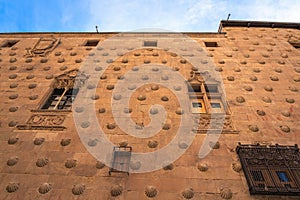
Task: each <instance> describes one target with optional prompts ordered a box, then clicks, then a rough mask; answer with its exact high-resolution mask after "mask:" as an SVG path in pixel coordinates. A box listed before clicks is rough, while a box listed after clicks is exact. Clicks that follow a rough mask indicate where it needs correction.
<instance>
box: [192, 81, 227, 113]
mask: <svg viewBox="0 0 300 200" xmlns="http://www.w3.org/2000/svg"><path fill="white" fill-rule="evenodd" d="M208 86H213V87H215V88H216V89H217V92H215V91H214V90H209V88H208ZM194 87H199V88H200V90H199V92H197V90H196V91H195V90H194V91H191V88H194ZM210 91H213V92H210ZM188 95H189V99H190V102H191V107H192V113H194V114H197V113H200V114H211V113H223V114H230V111H229V107H228V106H227V103H226V100H225V98H224V95H223V93H222V88H221V87H220V85H219V84H218V83H212V82H209V83H205V82H199V83H194V82H193V83H188ZM193 103H202V108H201V109H198V111H196V109H195V108H194V107H193ZM211 103H220V105H221V108H220V109H215V108H213V107H212V106H211ZM212 109H214V110H212Z"/></svg>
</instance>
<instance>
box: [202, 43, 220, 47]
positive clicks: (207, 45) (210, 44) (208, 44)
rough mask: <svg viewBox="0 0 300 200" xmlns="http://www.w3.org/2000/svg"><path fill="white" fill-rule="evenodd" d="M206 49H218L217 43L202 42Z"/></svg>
mask: <svg viewBox="0 0 300 200" xmlns="http://www.w3.org/2000/svg"><path fill="white" fill-rule="evenodd" d="M204 44H205V46H206V47H218V43H217V42H204Z"/></svg>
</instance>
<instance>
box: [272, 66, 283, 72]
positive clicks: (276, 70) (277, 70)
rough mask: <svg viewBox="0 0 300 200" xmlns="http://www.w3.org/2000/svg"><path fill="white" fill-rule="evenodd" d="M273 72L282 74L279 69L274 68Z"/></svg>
mask: <svg viewBox="0 0 300 200" xmlns="http://www.w3.org/2000/svg"><path fill="white" fill-rule="evenodd" d="M274 71H275V72H277V73H281V72H282V70H281V69H280V68H279V67H276V68H275V69H274Z"/></svg>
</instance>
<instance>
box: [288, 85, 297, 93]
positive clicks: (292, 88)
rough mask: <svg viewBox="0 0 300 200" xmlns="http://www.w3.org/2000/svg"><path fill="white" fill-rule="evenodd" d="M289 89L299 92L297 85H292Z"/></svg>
mask: <svg viewBox="0 0 300 200" xmlns="http://www.w3.org/2000/svg"><path fill="white" fill-rule="evenodd" d="M289 89H290V91H292V92H298V88H296V87H295V86H291V87H289Z"/></svg>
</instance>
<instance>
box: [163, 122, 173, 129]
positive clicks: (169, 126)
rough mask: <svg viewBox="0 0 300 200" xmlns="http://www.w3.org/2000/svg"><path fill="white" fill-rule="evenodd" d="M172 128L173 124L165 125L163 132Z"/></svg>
mask: <svg viewBox="0 0 300 200" xmlns="http://www.w3.org/2000/svg"><path fill="white" fill-rule="evenodd" d="M170 128H171V124H168V123H165V124H164V125H163V127H162V129H163V130H169V129H170Z"/></svg>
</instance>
